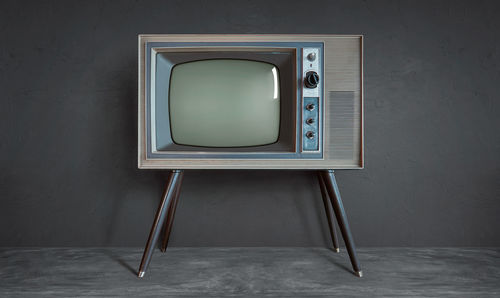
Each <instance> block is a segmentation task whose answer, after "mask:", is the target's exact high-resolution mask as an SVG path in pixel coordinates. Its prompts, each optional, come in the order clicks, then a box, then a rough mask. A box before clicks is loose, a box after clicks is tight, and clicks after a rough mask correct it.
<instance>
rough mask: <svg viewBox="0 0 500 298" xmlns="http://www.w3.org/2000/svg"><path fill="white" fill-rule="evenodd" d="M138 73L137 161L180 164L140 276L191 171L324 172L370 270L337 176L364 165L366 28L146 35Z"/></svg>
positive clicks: (149, 165) (345, 229)
mask: <svg viewBox="0 0 500 298" xmlns="http://www.w3.org/2000/svg"><path fill="white" fill-rule="evenodd" d="M138 81H139V108H138V112H139V114H138V119H139V123H138V132H139V133H138V166H139V168H141V169H169V170H171V171H172V172H171V175H170V178H169V181H168V183H167V189H166V191H165V195H164V197H163V200H162V204H161V205H160V207H159V209H158V212H157V217H156V219H155V222H154V224H153V228H152V230H151V233H150V237H149V239H148V242H147V245H146V249H145V252H144V256H143V259H142V262H141V266H140V269H139V275H140V276H143V275H144V272H145V270H146V268H147V266H148V264H149V262H150V259H151V255H152V248H153V247H154V245H155V243H156V241H157V240H158V238H159V235H160V230H161V228H162V226H163V224H164V223H165V230H166V233H165V237H164V241H163V242H164V243H163V249H165V247H166V243H167V241H168V236H169V233H170V229H171V222H172V220H173V214H174V212H175V206H176V205H177V200H178V197H179V191H180V183H181V182H180V181H181V180H182V175H183V170H185V169H304V170H315V171H318V172H319V177H320V179H319V180H320V186H321V187H322V191H323V190H324V192H325V193H327V194H328V195H329V197H330V199H331V203H332V205H333V211H334V212H335V214H336V217H337V220H338V223H339V226H340V228H341V231H342V234H343V236H344V240H345V242H346V246H347V249H348V252H349V255H350V257H351V262H352V264H353V267H354V271H355V272H356V274H357V275H361V270H360V268H359V264H358V262H357V259H356V255H355V248H354V242H353V241H352V236H351V234H350V230H349V226H348V223H347V218H346V217H345V212H344V210H343V207H342V202H341V200H340V195H339V193H338V187H337V185H336V181H335V177H334V174H333V170H334V169H361V168H363V163H364V161H363V37H362V36H361V35H147V34H145V35H139V80H138ZM323 188H324V189H323ZM323 199H324V203H325V207H326V209H327V215H328V218H329V223H330V231H331V234H332V239H333V242H334V246H335V248H336V249H337V250H338V242H337V238H336V235H335V232H334V228H333V223H332V221H331V216H330V212H331V211H330V208H329V206H328V204H327V200H326V198H325V197H323Z"/></svg>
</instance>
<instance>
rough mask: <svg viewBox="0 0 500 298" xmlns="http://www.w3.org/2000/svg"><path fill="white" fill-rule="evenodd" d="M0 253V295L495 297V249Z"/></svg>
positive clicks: (498, 292)
mask: <svg viewBox="0 0 500 298" xmlns="http://www.w3.org/2000/svg"><path fill="white" fill-rule="evenodd" d="M358 254H359V258H360V262H361V266H362V267H363V273H364V276H363V278H358V277H356V276H354V275H353V274H352V273H351V266H350V263H349V259H348V256H347V253H346V251H345V250H341V253H340V254H337V253H335V252H333V251H331V250H329V249H327V248H169V249H168V250H167V253H166V254H162V253H161V252H160V251H159V250H157V251H155V255H154V256H153V261H152V264H151V267H150V268H149V270H148V272H147V273H146V276H145V277H144V278H143V279H139V278H137V277H136V272H135V271H136V269H137V267H138V265H139V262H140V259H141V255H142V249H139V248H128V249H127V248H41V249H27V248H21V249H16V248H4V249H0V297H30V296H36V297H75V296H78V297H82V296H84V297H96V296H99V297H102V296H115V297H116V296H121V297H123V296H134V297H135V296H141V297H145V296H164V297H332V296H339V297H500V248H364V249H363V248H361V249H358Z"/></svg>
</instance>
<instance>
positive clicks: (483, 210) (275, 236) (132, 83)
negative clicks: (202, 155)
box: [0, 0, 500, 246]
mask: <svg viewBox="0 0 500 298" xmlns="http://www.w3.org/2000/svg"><path fill="white" fill-rule="evenodd" d="M306 3H309V4H310V5H312V4H314V5H315V6H314V7H312V8H311V9H310V10H308V11H307V12H306V11H304V9H305V8H306ZM498 15H500V9H499V5H498V2H496V1H489V2H486V1H468V2H462V1H325V2H322V1H312V2H311V1H309V2H306V1H300V2H295V3H293V2H291V1H256V0H252V1H199V2H196V1H116V2H108V1H2V2H1V3H0V33H1V34H0V36H1V41H0V92H1V93H0V97H1V101H0V134H1V135H0V150H1V154H0V169H1V171H0V196H1V197H0V245H2V246H24V245H26V246H58V245H67V246H104V245H115V246H120V245H132V246H141V245H143V244H144V242H145V240H146V237H147V235H148V232H149V228H150V225H151V223H152V219H153V216H154V212H155V209H156V207H157V204H158V202H159V198H160V195H161V193H162V188H163V186H164V181H165V178H166V177H167V173H166V172H164V171H147V170H138V169H137V168H136V164H137V162H136V150H137V149H136V130H137V124H136V121H137V104H136V101H137V34H138V33H345V34H349V33H356V34H358V33H361V34H364V35H365V88H366V89H365V91H366V92H365V93H366V99H365V104H366V118H365V121H366V169H364V170H359V171H358V170H353V171H339V172H338V176H337V177H338V182H339V186H340V190H341V191H342V194H343V199H344V202H345V207H346V208H347V212H348V214H349V218H350V220H351V226H352V230H353V233H354V236H355V239H356V242H357V243H358V245H360V246H424V245H425V246H454V245H458V246H498V245H500V232H499V231H500V229H498V224H499V215H498V214H499V213H500V186H499V185H500V109H499V107H500V104H499V94H500V83H499V82H500V72H499V69H500V65H499V62H500V55H499V48H500V36H499V35H500V34H499V32H500V30H499V28H500V20H499V18H498ZM305 16H308V17H305ZM329 243H330V241H329V239H328V234H327V226H326V220H325V218H324V212H323V209H322V202H321V198H320V193H319V190H318V188H317V184H316V180H315V177H314V176H313V175H312V173H310V172H295V171H189V172H187V173H186V175H185V184H184V187H183V193H182V197H181V201H180V204H179V207H178V212H177V216H176V222H175V224H174V230H173V234H172V238H171V244H172V245H176V246H246V245H248V246H273V245H277V246H280V245H284V246H285V245H287V246H288V245H289V246H323V245H327V244H329Z"/></svg>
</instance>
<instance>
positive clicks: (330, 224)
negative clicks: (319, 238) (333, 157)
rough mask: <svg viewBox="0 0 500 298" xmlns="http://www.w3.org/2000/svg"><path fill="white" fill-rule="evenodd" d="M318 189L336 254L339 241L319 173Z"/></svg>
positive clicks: (338, 250) (323, 183) (338, 249)
mask: <svg viewBox="0 0 500 298" xmlns="http://www.w3.org/2000/svg"><path fill="white" fill-rule="evenodd" d="M318 182H319V189H320V190H321V198H323V205H324V206H325V213H326V219H327V220H328V227H329V228H330V236H331V238H332V242H333V248H334V249H335V251H336V252H340V248H339V240H338V238H337V233H335V223H334V222H333V221H332V211H331V210H330V202H328V194H327V193H326V190H325V182H324V181H323V177H322V176H321V173H320V172H318Z"/></svg>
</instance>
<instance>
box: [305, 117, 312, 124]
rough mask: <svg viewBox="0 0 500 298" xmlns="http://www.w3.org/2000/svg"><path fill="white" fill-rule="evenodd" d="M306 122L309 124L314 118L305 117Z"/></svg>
mask: <svg viewBox="0 0 500 298" xmlns="http://www.w3.org/2000/svg"><path fill="white" fill-rule="evenodd" d="M306 123H307V124H309V125H311V124H313V123H314V119H313V118H307V120H306Z"/></svg>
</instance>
